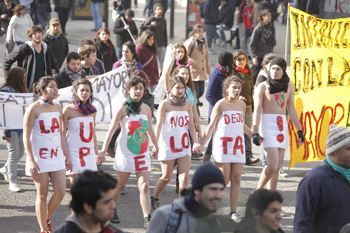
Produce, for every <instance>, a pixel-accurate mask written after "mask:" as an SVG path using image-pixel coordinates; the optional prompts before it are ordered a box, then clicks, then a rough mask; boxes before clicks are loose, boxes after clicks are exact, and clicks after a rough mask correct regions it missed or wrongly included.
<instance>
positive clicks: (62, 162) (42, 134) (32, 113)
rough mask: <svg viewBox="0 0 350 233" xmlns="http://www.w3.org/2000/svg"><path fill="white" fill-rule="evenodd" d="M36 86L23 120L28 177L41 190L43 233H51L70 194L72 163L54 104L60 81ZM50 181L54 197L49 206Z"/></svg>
mask: <svg viewBox="0 0 350 233" xmlns="http://www.w3.org/2000/svg"><path fill="white" fill-rule="evenodd" d="M33 86H34V87H33V91H34V97H35V98H36V99H37V100H36V101H35V102H34V103H33V104H31V105H29V107H28V108H27V110H26V112H25V114H24V119H23V142H24V147H25V151H26V153H27V159H26V175H28V176H32V178H33V180H34V183H35V186H36V189H37V199H36V204H35V206H36V215H37V219H38V222H39V225H40V231H41V232H51V231H52V230H53V227H52V224H51V216H52V214H53V213H54V212H55V210H56V209H57V207H58V206H59V205H60V204H61V201H62V199H63V197H64V195H65V193H66V169H67V170H72V163H71V158H70V153H69V150H68V147H67V143H66V140H65V135H64V130H63V127H61V122H62V107H61V105H60V104H57V103H53V102H52V101H53V100H54V99H56V98H57V96H58V88H57V83H56V79H54V78H53V77H50V76H46V77H42V78H41V79H40V80H39V81H38V83H35V84H34V85H33ZM49 179H50V180H51V182H52V187H53V191H54V193H53V195H52V197H51V198H50V200H49V202H48V204H46V199H47V195H48V191H49Z"/></svg>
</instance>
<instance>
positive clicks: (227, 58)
mask: <svg viewBox="0 0 350 233" xmlns="http://www.w3.org/2000/svg"><path fill="white" fill-rule="evenodd" d="M218 63H219V64H220V65H221V66H224V67H225V68H226V66H228V67H231V66H232V63H233V55H232V53H230V52H227V51H222V52H221V53H220V54H219V57H218Z"/></svg>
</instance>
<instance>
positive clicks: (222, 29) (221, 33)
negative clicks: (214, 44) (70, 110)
mask: <svg viewBox="0 0 350 233" xmlns="http://www.w3.org/2000/svg"><path fill="white" fill-rule="evenodd" d="M225 30H230V28H228V27H226V26H225V27H221V28H219V32H220V37H221V40H222V41H224V42H226V37H225Z"/></svg>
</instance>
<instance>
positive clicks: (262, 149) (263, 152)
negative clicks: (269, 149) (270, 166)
mask: <svg viewBox="0 0 350 233" xmlns="http://www.w3.org/2000/svg"><path fill="white" fill-rule="evenodd" d="M260 152H261V163H262V165H263V166H265V165H267V162H266V155H265V151H264V148H263V147H262V146H260ZM283 161H284V155H283V158H282V163H281V165H283ZM281 167H282V166H281Z"/></svg>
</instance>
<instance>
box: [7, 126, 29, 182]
mask: <svg viewBox="0 0 350 233" xmlns="http://www.w3.org/2000/svg"><path fill="white" fill-rule="evenodd" d="M6 146H7V150H8V152H9V157H8V159H7V162H6V164H5V166H4V167H5V170H6V171H7V172H8V176H9V181H11V182H17V179H18V178H17V164H18V161H19V160H20V159H21V158H22V157H23V154H24V144H23V133H17V132H14V131H11V143H9V142H6Z"/></svg>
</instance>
